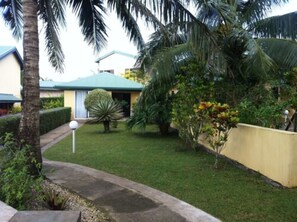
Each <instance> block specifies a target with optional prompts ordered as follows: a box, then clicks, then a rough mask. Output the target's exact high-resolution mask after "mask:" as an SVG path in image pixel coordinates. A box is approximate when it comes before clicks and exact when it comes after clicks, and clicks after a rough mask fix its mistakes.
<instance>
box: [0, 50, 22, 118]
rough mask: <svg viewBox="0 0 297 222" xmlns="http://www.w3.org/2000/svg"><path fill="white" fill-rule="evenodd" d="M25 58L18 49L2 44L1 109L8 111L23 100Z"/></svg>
mask: <svg viewBox="0 0 297 222" xmlns="http://www.w3.org/2000/svg"><path fill="white" fill-rule="evenodd" d="M22 68H23V60H22V57H21V56H20V54H19V53H18V51H17V49H16V48H15V47H12V46H0V109H1V110H2V113H3V112H4V111H3V110H6V112H7V111H8V109H10V108H11V107H12V106H13V104H14V103H19V102H21V99H20V98H21V70H22Z"/></svg>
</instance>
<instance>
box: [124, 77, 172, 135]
mask: <svg viewBox="0 0 297 222" xmlns="http://www.w3.org/2000/svg"><path fill="white" fill-rule="evenodd" d="M152 92H154V93H152ZM171 110H172V94H171V92H170V89H168V88H162V87H158V85H155V82H154V81H153V80H151V81H150V82H149V83H148V85H147V86H146V87H145V88H144V89H143V92H142V94H141V96H140V98H139V100H138V101H137V104H135V106H134V108H133V115H132V116H131V117H130V119H128V121H127V127H128V128H130V129H132V128H133V127H135V126H139V127H141V128H145V126H146V124H148V123H154V124H157V125H158V127H159V130H160V133H161V135H166V134H167V133H168V130H169V126H170V123H171Z"/></svg>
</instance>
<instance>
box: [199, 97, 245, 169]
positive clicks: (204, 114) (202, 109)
mask: <svg viewBox="0 0 297 222" xmlns="http://www.w3.org/2000/svg"><path fill="white" fill-rule="evenodd" d="M194 112H195V115H196V117H197V118H196V119H197V120H198V122H197V125H199V126H200V127H199V132H198V133H199V134H200V133H206V135H207V139H208V142H209V144H210V147H211V148H212V149H213V150H214V151H215V152H216V160H215V164H214V167H215V168H218V155H219V154H220V153H221V151H222V149H223V147H224V145H225V143H226V142H227V140H228V136H229V132H230V130H231V129H232V128H234V127H236V125H237V123H238V120H239V119H238V117H237V116H238V112H237V111H233V110H232V109H230V107H229V106H228V105H227V104H223V105H221V104H220V103H216V102H200V103H199V104H197V105H195V106H194Z"/></svg>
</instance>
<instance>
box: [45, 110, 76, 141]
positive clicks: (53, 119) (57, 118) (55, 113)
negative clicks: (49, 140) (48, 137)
mask: <svg viewBox="0 0 297 222" xmlns="http://www.w3.org/2000/svg"><path fill="white" fill-rule="evenodd" d="M70 117H71V108H70V107H64V108H55V109H49V110H44V111H40V134H41V135H43V134H45V133H47V132H49V131H51V130H53V129H55V128H57V127H59V126H61V125H63V124H64V123H68V122H69V121H70Z"/></svg>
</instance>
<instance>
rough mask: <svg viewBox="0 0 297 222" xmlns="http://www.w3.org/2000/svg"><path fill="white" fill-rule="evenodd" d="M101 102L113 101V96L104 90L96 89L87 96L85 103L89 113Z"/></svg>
mask: <svg viewBox="0 0 297 222" xmlns="http://www.w3.org/2000/svg"><path fill="white" fill-rule="evenodd" d="M100 100H112V97H111V95H110V94H109V93H108V92H107V91H105V90H104V89H94V90H92V91H91V92H90V93H89V94H88V95H87V96H86V99H85V101H84V104H85V107H86V109H87V110H88V111H90V108H91V107H92V106H94V105H96V104H97V103H98V102H99V101H100Z"/></svg>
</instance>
